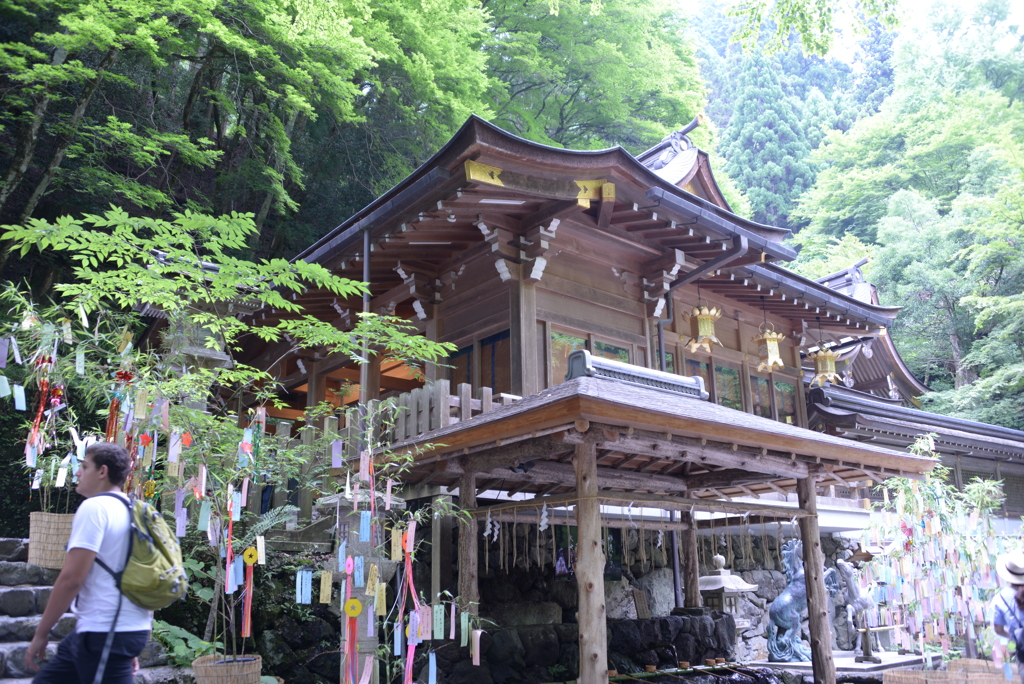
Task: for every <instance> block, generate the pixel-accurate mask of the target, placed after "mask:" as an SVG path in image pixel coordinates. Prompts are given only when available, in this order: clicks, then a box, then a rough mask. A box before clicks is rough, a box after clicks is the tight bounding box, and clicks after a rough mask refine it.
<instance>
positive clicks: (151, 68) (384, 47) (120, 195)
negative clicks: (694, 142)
mask: <svg viewBox="0 0 1024 684" xmlns="http://www.w3.org/2000/svg"><path fill="white" fill-rule="evenodd" d="M683 29H684V21H683V19H682V17H681V16H680V15H678V14H677V13H676V12H675V10H674V9H673V5H672V4H671V3H669V2H665V1H663V0H644V1H643V2H639V3H637V2H626V1H625V0H606V1H605V2H602V3H601V5H600V6H598V5H595V4H591V3H589V2H581V1H580V0H561V1H560V2H558V3H555V4H552V3H549V2H525V3H523V2H514V3H513V2H508V1H506V0H488V2H485V3H483V4H481V3H478V2H475V1H474V0H429V1H427V2H423V1H421V0H374V2H372V3H363V2H359V1H358V0H357V1H349V0H342V1H340V2H337V1H324V0H260V1H259V2H250V1H247V0H243V1H242V2H235V3H220V2H210V1H208V0H138V1H136V2H128V3H108V2H106V1H105V0H57V1H56V2H51V1H49V0H12V1H11V2H6V3H3V4H2V5H0V160H2V161H0V173H2V174H3V175H2V176H0V224H2V223H15V222H23V221H25V220H26V219H28V218H29V217H43V218H48V219H52V218H55V217H57V216H60V215H64V214H82V213H86V212H97V211H101V210H103V209H105V208H106V207H107V206H108V205H110V204H116V205H119V206H122V207H124V208H125V209H126V210H128V211H129V212H130V213H134V214H143V215H169V214H170V213H172V212H176V211H182V210H185V209H193V210H197V211H202V212H208V213H214V214H221V213H225V212H230V211H238V212H250V213H252V214H254V215H255V217H256V222H257V224H258V225H259V227H260V235H259V240H258V242H256V243H254V244H253V245H251V249H252V254H253V255H254V256H256V257H262V256H266V255H268V254H274V255H291V254H294V253H296V252H297V251H298V250H299V249H301V248H302V247H304V246H306V245H308V244H310V243H311V242H313V241H314V240H315V239H316V238H318V237H319V236H321V235H323V234H324V233H325V232H327V231H328V230H330V229H331V228H333V227H334V226H336V225H337V224H338V223H340V222H341V221H342V220H344V219H345V218H346V217H347V216H349V215H350V214H351V213H353V212H354V211H355V210H356V209H358V208H360V207H362V206H364V205H365V204H366V203H367V202H369V201H370V200H371V199H373V197H375V196H376V195H377V194H379V193H380V192H382V191H384V190H386V189H387V188H389V187H390V186H391V185H393V184H394V183H395V182H396V181H398V180H400V179H401V178H403V177H404V176H406V175H407V174H408V173H409V172H410V171H412V170H413V169H414V168H416V166H418V165H419V164H420V163H422V162H423V161H425V160H426V159H427V158H428V157H429V156H430V155H431V154H433V153H434V152H435V151H436V150H437V149H438V148H439V147H440V145H441V144H443V143H444V142H445V141H446V140H447V139H448V138H449V137H450V136H451V135H452V133H454V132H455V130H457V128H458V127H459V126H460V125H461V124H462V123H463V122H464V121H465V120H466V118H467V117H468V116H469V115H470V114H471V113H476V114H478V115H480V116H482V117H484V118H486V119H489V120H492V121H494V122H495V123H497V124H498V125H500V126H502V127H504V128H507V129H509V130H512V131H514V132H516V133H518V134H520V135H523V136H524V137H527V138H530V139H533V140H537V141H541V142H545V143H548V144H553V145H560V146H562V145H564V146H571V147H574V148H584V149H586V148H600V147H607V146H610V145H615V144H621V145H623V146H625V147H627V148H628V149H630V150H632V151H634V152H635V151H639V150H642V149H644V148H645V147H646V146H648V145H651V144H653V143H655V142H657V141H659V140H660V139H661V138H662V137H664V136H665V135H666V134H667V133H668V132H670V131H671V130H675V129H677V128H679V127H680V126H681V125H682V124H684V123H685V122H687V121H689V120H690V119H691V118H692V117H693V116H694V115H695V114H696V113H697V111H698V110H699V108H700V107H701V105H702V102H703V99H704V91H703V84H702V81H701V79H700V76H699V73H698V69H697V65H696V60H695V58H694V54H693V52H694V51H693V48H692V46H691V43H690V41H689V39H688V38H687V37H686V36H685V35H684V33H683ZM700 135H701V136H703V138H702V139H701V142H702V144H703V145H705V146H711V140H710V137H709V135H710V132H709V131H707V130H705V131H701V133H700ZM10 258H11V257H10V255H8V254H7V250H6V248H5V249H4V251H3V254H2V256H0V260H2V261H3V262H4V276H5V279H12V280H21V279H24V278H28V279H30V280H31V282H32V285H33V287H34V288H35V289H36V291H37V292H45V291H47V290H48V287H49V285H50V284H51V283H52V282H54V281H59V280H60V279H61V278H63V277H64V273H65V271H64V270H63V269H62V267H61V264H47V263H40V262H38V261H31V262H18V261H17V259H16V258H15V259H14V260H13V261H12V262H10V263H8V260H9V259H10Z"/></svg>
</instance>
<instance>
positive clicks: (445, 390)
mask: <svg viewBox="0 0 1024 684" xmlns="http://www.w3.org/2000/svg"><path fill="white" fill-rule="evenodd" d="M450 388H451V384H450V383H449V381H448V380H437V381H436V382H434V383H432V384H430V385H425V386H423V387H419V388H417V389H414V390H413V391H411V392H405V393H404V394H401V395H399V397H398V399H397V409H396V414H395V416H394V430H393V431H392V432H393V434H392V436H391V440H390V443H394V442H402V441H405V440H407V439H412V438H414V437H416V436H417V435H421V434H423V433H424V432H430V431H431V430H437V429H438V428H443V427H448V426H449V425H454V424H455V423H458V422H460V421H463V420H469V419H470V418H472V417H473V416H478V415H480V414H481V413H487V412H488V411H490V410H492V409H493V408H495V407H498V406H508V405H509V404H512V403H513V402H516V401H519V400H520V399H521V398H522V397H517V396H515V395H513V394H497V395H494V394H493V393H492V391H491V388H490V387H481V388H479V389H478V390H477V392H476V397H475V398H474V397H473V387H472V385H470V384H469V383H465V382H463V383H460V384H459V385H458V386H457V387H456V393H455V394H454V395H452V394H451V389H450Z"/></svg>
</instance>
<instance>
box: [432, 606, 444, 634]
mask: <svg viewBox="0 0 1024 684" xmlns="http://www.w3.org/2000/svg"><path fill="white" fill-rule="evenodd" d="M434 638H435V639H443V638H444V604H441V603H435V604H434Z"/></svg>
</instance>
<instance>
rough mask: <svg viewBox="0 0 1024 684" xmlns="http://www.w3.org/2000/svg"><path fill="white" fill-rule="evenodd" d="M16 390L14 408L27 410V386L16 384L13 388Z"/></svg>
mask: <svg viewBox="0 0 1024 684" xmlns="http://www.w3.org/2000/svg"><path fill="white" fill-rule="evenodd" d="M11 389H12V390H13V391H14V410H15V411H24V410H25V387H24V386H22V385H14V386H13V387H12V388H11Z"/></svg>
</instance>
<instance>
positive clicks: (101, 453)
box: [85, 442, 132, 487]
mask: <svg viewBox="0 0 1024 684" xmlns="http://www.w3.org/2000/svg"><path fill="white" fill-rule="evenodd" d="M85 455H86V456H92V464H93V465H94V466H96V469H97V470H99V468H101V467H102V466H107V479H109V480H110V484H114V485H117V486H118V487H120V486H122V485H124V481H125V480H127V479H128V473H129V472H130V471H131V469H132V460H131V458H130V457H129V456H128V452H127V451H125V448H124V447H123V446H120V445H117V444H114V443H113V442H100V443H99V444H93V445H92V446H90V447H89V448H88V449H86V450H85Z"/></svg>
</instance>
